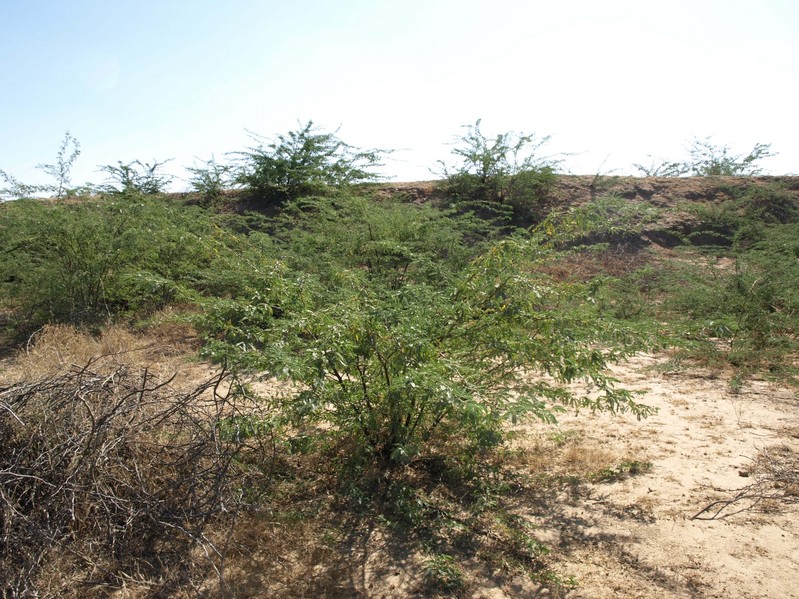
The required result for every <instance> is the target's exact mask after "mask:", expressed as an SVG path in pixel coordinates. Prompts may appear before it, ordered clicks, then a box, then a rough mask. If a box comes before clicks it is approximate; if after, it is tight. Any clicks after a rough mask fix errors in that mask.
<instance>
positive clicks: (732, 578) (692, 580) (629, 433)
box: [533, 356, 799, 598]
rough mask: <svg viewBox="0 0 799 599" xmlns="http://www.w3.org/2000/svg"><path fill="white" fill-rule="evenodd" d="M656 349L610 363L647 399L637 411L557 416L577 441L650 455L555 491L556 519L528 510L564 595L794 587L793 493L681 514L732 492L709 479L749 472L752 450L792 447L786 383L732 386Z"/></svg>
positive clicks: (787, 592)
mask: <svg viewBox="0 0 799 599" xmlns="http://www.w3.org/2000/svg"><path fill="white" fill-rule="evenodd" d="M664 361H665V360H664V359H663V358H659V357H653V356H639V357H637V358H635V359H633V360H631V361H630V362H628V363H626V364H624V365H622V366H619V367H617V368H616V374H617V376H618V378H619V379H620V380H621V381H622V382H623V384H624V385H625V386H627V387H628V388H631V389H643V390H646V391H647V393H646V396H645V399H644V400H643V401H644V403H647V404H649V405H652V406H656V407H657V408H659V412H658V414H656V415H654V416H652V417H650V418H649V419H647V420H645V421H643V422H637V421H635V419H633V418H623V417H622V418H620V417H612V416H608V415H600V416H596V417H593V418H587V419H586V418H585V417H578V418H575V417H573V416H570V417H566V418H561V423H560V427H561V429H562V430H563V429H572V430H575V429H576V430H578V431H579V432H580V435H581V443H582V444H585V445H586V446H590V445H591V444H592V443H593V444H596V446H598V447H603V448H606V449H610V450H611V451H613V452H614V453H616V454H618V455H619V456H621V457H622V458H623V459H626V460H638V461H647V462H651V463H652V469H651V471H649V472H647V473H645V474H641V475H638V476H633V477H629V478H627V479H625V480H622V481H618V482H613V483H597V484H593V485H589V487H588V488H586V489H583V491H582V492H581V493H579V495H578V496H577V497H573V496H571V497H570V496H566V495H564V497H562V498H561V500H562V501H563V505H562V506H561V508H560V509H561V510H562V513H560V514H559V515H558V518H557V519H555V518H553V516H552V515H551V514H549V515H547V514H538V515H537V517H536V515H535V514H533V517H534V519H535V520H537V521H538V524H539V525H540V526H541V527H542V529H543V531H545V533H546V534H547V535H548V536H549V541H550V543H552V544H553V548H555V555H554V556H553V557H554V558H555V560H556V563H555V564H553V565H554V566H555V567H556V569H557V570H559V571H561V572H564V573H568V574H572V575H574V576H575V577H576V578H577V580H578V582H579V585H580V586H579V588H578V589H577V590H576V591H572V592H571V593H569V594H568V596H570V597H595V598H605V597H653V598H654V597H658V598H663V597H719V598H721V597H724V598H737V597H740V598H744V597H747V598H749V597H774V598H799V522H797V521H799V517H797V514H799V509H797V507H799V506H798V505H797V504H793V505H785V504H773V505H771V506H770V509H765V510H764V509H745V510H744V511H742V512H741V513H738V514H735V515H730V516H728V517H726V518H724V519H714V520H695V519H691V517H692V516H693V515H695V514H696V513H697V512H699V511H700V510H701V509H702V508H704V507H705V506H707V505H708V504H709V503H710V502H712V501H713V500H716V499H722V498H729V497H731V496H732V493H723V492H719V491H718V490H717V489H737V488H740V487H743V486H745V485H747V484H751V483H752V482H753V481H754V477H753V475H752V473H751V470H752V466H753V461H752V459H753V458H755V456H757V454H758V452H759V451H762V450H764V449H767V448H773V447H775V446H781V447H783V448H784V449H783V451H791V452H793V455H794V457H795V455H796V453H797V452H799V438H797V437H799V399H797V394H796V392H795V391H794V390H790V389H785V388H780V387H777V386H774V385H771V384H769V383H765V382H762V381H754V382H751V383H747V384H745V385H744V386H743V388H741V389H740V391H738V392H733V391H731V390H730V388H729V387H728V385H727V384H726V380H725V379H723V378H715V377H713V376H712V375H709V374H704V375H703V374H702V373H690V374H689V373H668V372H666V373H663V372H659V371H658V370H656V369H655V367H657V366H658V365H659V364H661V363H663V362H664ZM787 455H791V454H790V453H788V454H787ZM746 475H748V476H746ZM747 506H748V504H746V503H738V504H735V505H733V506H730V508H729V509H728V510H727V511H726V512H724V513H728V512H732V511H735V510H737V509H740V508H746V507H747ZM761 507H762V506H761ZM766 507H767V508H768V506H766ZM722 515H723V514H722Z"/></svg>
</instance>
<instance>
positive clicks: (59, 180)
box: [0, 131, 89, 201]
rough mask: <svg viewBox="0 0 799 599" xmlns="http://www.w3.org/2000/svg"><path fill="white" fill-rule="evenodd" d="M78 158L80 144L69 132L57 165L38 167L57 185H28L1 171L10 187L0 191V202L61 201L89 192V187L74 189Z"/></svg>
mask: <svg viewBox="0 0 799 599" xmlns="http://www.w3.org/2000/svg"><path fill="white" fill-rule="evenodd" d="M70 148H71V150H70ZM78 156H80V143H78V140H77V139H75V138H74V137H73V136H72V135H71V134H70V133H69V131H67V132H66V133H65V134H64V139H63V141H62V142H61V145H60V146H59V149H58V153H57V154H56V161H55V163H54V164H39V165H37V167H36V168H38V169H39V170H41V171H43V172H45V173H47V174H48V175H50V176H51V177H52V178H53V179H55V183H52V184H43V185H27V184H25V183H22V182H21V181H19V180H17V179H16V178H15V177H14V176H13V175H11V174H9V173H7V172H5V171H4V170H2V169H0V178H1V179H2V180H3V181H5V184H6V185H8V187H6V188H4V189H0V201H2V200H9V199H22V198H33V197H37V196H42V195H47V196H51V197H55V198H58V199H61V198H63V197H66V196H72V195H78V194H80V193H81V192H86V191H89V188H88V187H84V188H73V187H72V182H71V178H70V172H71V170H72V167H73V166H74V165H75V161H76V160H77V159H78Z"/></svg>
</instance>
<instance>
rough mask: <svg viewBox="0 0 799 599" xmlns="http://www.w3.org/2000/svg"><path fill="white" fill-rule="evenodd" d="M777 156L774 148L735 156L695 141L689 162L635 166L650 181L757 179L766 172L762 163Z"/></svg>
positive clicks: (762, 147)
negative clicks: (715, 178)
mask: <svg viewBox="0 0 799 599" xmlns="http://www.w3.org/2000/svg"><path fill="white" fill-rule="evenodd" d="M771 156H774V154H773V153H772V152H771V144H762V143H757V144H755V146H754V148H752V150H750V151H749V152H748V153H746V154H733V153H732V151H731V150H730V148H729V147H728V146H726V145H725V146H717V145H714V144H713V143H712V142H711V140H710V138H705V139H698V138H697V139H694V140H693V141H692V142H691V146H690V147H689V148H688V158H687V159H686V160H684V161H681V162H674V161H668V160H658V161H655V162H654V163H652V164H651V165H642V164H635V165H633V166H635V168H637V169H638V170H639V171H640V172H641V173H642V174H643V175H645V176H647V177H681V176H684V175H692V176H695V177H710V176H755V175H759V174H761V173H762V172H763V169H762V167H761V166H760V164H759V162H760V161H761V160H763V159H765V158H769V157H771Z"/></svg>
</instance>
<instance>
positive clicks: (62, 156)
mask: <svg viewBox="0 0 799 599" xmlns="http://www.w3.org/2000/svg"><path fill="white" fill-rule="evenodd" d="M70 146H71V147H72V150H71V151H70ZM78 156H80V144H79V143H78V140H77V139H75V138H74V137H72V135H70V133H69V131H67V132H66V133H65V134H64V140H63V141H62V142H61V146H60V147H59V149H58V154H57V155H56V162H55V164H40V165H39V166H38V167H37V168H38V169H40V170H42V171H44V172H45V173H47V174H48V175H50V176H51V177H53V178H54V179H55V181H56V182H55V184H54V185H53V186H52V187H51V188H50V190H51V192H52V193H53V195H55V197H56V198H63V197H64V196H66V195H71V194H73V193H74V191H73V190H72V189H71V180H70V171H71V170H72V167H73V166H74V164H75V161H76V160H77V159H78Z"/></svg>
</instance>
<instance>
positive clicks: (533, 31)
mask: <svg viewBox="0 0 799 599" xmlns="http://www.w3.org/2000/svg"><path fill="white" fill-rule="evenodd" d="M797 106H799V2H796V0H760V1H758V2H752V1H751V0H748V1H746V2H742V1H738V0H724V1H716V0H687V1H684V0H670V1H659V0H657V1H656V0H647V1H644V0H635V1H624V0H603V1H602V2H598V1H596V0H559V1H558V2H553V1H551V0H550V1H547V2H541V1H538V0H526V1H525V0H492V1H490V2H488V1H485V0H482V1H476V0H402V1H397V0H385V1H383V0H370V1H367V0H327V1H323V0H291V1H289V0H285V1H277V0H261V1H256V0H225V1H224V2H223V1H221V0H137V1H136V2H133V1H123V0H93V1H92V0H69V1H66V0H0V169H3V170H4V171H6V172H8V173H11V174H13V175H14V176H15V177H17V179H19V180H21V181H23V182H25V183H44V182H47V181H48V178H47V176H46V175H45V174H44V173H43V172H41V170H37V169H36V165H37V164H41V163H53V162H54V160H55V155H56V152H57V151H58V147H59V144H60V142H61V140H62V139H63V138H64V135H65V132H66V131H69V132H70V134H71V135H72V136H74V137H75V138H76V139H77V140H78V141H79V142H80V144H81V155H80V157H79V158H78V161H77V163H76V165H75V167H74V169H73V173H72V174H73V177H72V179H73V183H74V184H81V183H84V182H87V181H90V182H93V183H101V182H103V180H104V175H103V173H101V172H99V171H98V166H99V165H105V164H117V163H118V161H122V162H125V163H127V162H131V161H133V160H142V161H146V162H152V161H153V160H158V161H162V160H170V162H168V163H167V164H166V165H165V167H164V168H165V169H166V170H167V171H169V172H170V173H171V174H173V175H175V176H176V177H178V179H177V180H176V182H175V183H174V185H173V189H187V188H188V187H189V185H188V183H187V182H186V181H185V177H186V173H185V170H184V169H185V167H186V166H191V165H193V164H195V163H199V162H201V161H204V160H207V159H209V158H211V157H212V156H214V157H215V158H216V159H217V160H218V161H221V162H224V161H225V160H226V159H228V157H229V156H230V154H228V153H231V152H237V151H241V150H244V149H246V148H247V147H248V146H252V145H253V140H252V138H251V137H249V134H248V131H250V132H255V133H257V134H260V135H263V136H266V137H273V136H275V135H277V134H281V133H286V132H288V131H290V130H295V129H297V128H298V127H299V126H301V125H302V124H304V123H306V122H307V121H309V120H313V121H314V123H316V124H317V125H318V126H319V127H320V128H321V129H322V130H324V131H337V132H338V133H337V134H338V136H339V137H340V138H341V139H342V140H344V141H345V142H347V143H349V144H352V145H355V146H358V147H362V148H382V149H391V150H393V152H392V153H391V154H390V155H389V156H388V157H387V159H386V160H385V164H384V166H383V167H382V169H381V170H380V172H381V174H382V175H384V176H385V177H386V178H388V179H393V180H398V181H414V180H425V179H434V178H437V176H438V175H437V173H438V172H439V170H438V163H439V161H441V160H444V161H451V159H452V149H453V145H452V144H453V142H454V141H455V140H456V138H457V136H458V135H460V134H462V133H463V131H464V130H463V129H462V127H464V126H465V125H468V124H473V123H475V122H476V121H477V119H482V124H481V127H482V130H483V132H484V133H485V134H486V135H489V136H493V135H496V134H498V133H504V132H507V131H516V132H520V133H535V134H537V135H539V136H542V137H543V136H550V141H549V142H548V143H547V144H546V145H545V146H544V147H543V148H542V149H541V150H540V151H541V152H542V153H544V154H547V155H553V156H554V155H563V157H564V162H563V163H562V167H561V168H562V170H564V171H566V172H571V173H574V174H596V173H600V174H635V173H636V171H635V169H634V167H633V164H636V163H639V164H649V163H651V162H652V161H653V160H655V159H657V158H662V159H670V160H680V159H684V158H685V157H686V149H687V147H688V145H689V142H690V141H691V140H692V139H697V138H706V137H710V138H711V141H712V143H714V144H715V145H718V146H723V145H728V146H729V147H730V149H731V150H733V152H734V153H742V154H745V153H748V151H749V150H751V149H752V148H753V147H754V145H755V144H756V143H769V144H771V150H772V151H773V152H776V153H777V155H776V156H774V157H772V158H769V159H767V160H765V161H764V162H763V164H762V166H763V167H764V168H765V170H766V172H767V173H769V174H789V173H793V174H796V173H799V118H797ZM650 156H651V157H653V158H649V157H650Z"/></svg>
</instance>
